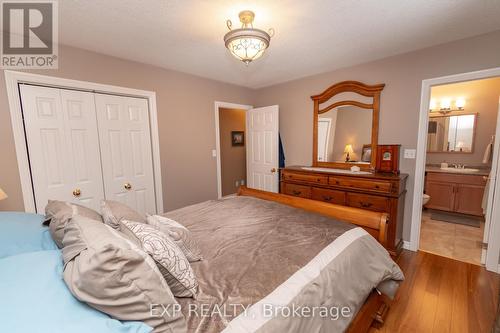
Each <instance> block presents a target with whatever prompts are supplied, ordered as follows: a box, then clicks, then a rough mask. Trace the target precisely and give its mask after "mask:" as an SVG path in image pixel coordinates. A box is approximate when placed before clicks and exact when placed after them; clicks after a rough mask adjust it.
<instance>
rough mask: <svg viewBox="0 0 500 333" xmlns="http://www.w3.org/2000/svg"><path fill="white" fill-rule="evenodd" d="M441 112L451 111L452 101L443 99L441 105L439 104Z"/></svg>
mask: <svg viewBox="0 0 500 333" xmlns="http://www.w3.org/2000/svg"><path fill="white" fill-rule="evenodd" d="M439 110H440V111H451V99H450V98H444V99H442V100H441V103H439Z"/></svg>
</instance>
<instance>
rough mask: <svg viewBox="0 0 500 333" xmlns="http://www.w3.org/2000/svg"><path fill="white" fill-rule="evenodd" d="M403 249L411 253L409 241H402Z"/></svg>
mask: <svg viewBox="0 0 500 333" xmlns="http://www.w3.org/2000/svg"><path fill="white" fill-rule="evenodd" d="M403 249H405V250H410V251H412V249H411V242H409V241H403Z"/></svg>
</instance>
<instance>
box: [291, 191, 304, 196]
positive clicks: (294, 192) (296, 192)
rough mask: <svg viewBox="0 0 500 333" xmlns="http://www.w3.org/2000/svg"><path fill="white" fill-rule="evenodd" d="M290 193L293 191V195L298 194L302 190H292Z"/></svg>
mask: <svg viewBox="0 0 500 333" xmlns="http://www.w3.org/2000/svg"><path fill="white" fill-rule="evenodd" d="M292 193H293V195H300V194H301V193H302V191H296V190H293V191H292Z"/></svg>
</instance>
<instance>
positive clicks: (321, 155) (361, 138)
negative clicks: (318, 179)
mask: <svg viewBox="0 0 500 333" xmlns="http://www.w3.org/2000/svg"><path fill="white" fill-rule="evenodd" d="M383 88H384V84H378V85H365V84H363V83H361V82H356V81H344V82H340V83H337V84H334V85H333V86H331V87H329V88H328V89H327V90H325V91H324V92H323V93H321V94H319V95H315V96H311V98H312V100H313V101H314V124H313V135H314V137H313V166H318V167H332V168H342V169H348V168H350V167H352V166H353V165H357V166H359V167H360V169H362V170H373V169H374V168H375V165H376V153H375V152H376V147H377V143H378V122H379V113H380V109H379V108H380V92H381V91H382V89H383ZM372 152H373V153H372Z"/></svg>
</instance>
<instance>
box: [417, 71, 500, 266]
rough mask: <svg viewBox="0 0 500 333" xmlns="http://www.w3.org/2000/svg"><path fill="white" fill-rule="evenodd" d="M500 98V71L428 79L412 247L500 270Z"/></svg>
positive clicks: (423, 87)
mask: <svg viewBox="0 0 500 333" xmlns="http://www.w3.org/2000/svg"><path fill="white" fill-rule="evenodd" d="M478 87H479V88H478ZM474 89H475V90H476V92H474ZM499 97H500V68H495V69H491V70H485V71H480V72H472V73H464V74H458V75H453V76H449V77H443V78H436V79H429V80H424V81H423V83H422V104H421V110H420V125H419V137H418V147H417V148H418V149H417V165H416V174H415V187H414V190H415V193H414V201H413V216H412V229H411V242H410V244H409V246H408V247H409V248H410V249H411V250H414V251H416V250H419V249H420V250H422V251H428V252H433V253H436V254H438V255H443V256H446V257H451V258H453V259H457V260H461V261H465V262H470V263H474V264H480V263H481V262H483V263H485V264H486V268H487V269H488V270H491V271H498V268H499V267H498V247H499V246H500V242H499V239H498V237H497V236H496V232H495V231H494V230H497V229H498V228H499V226H498V225H497V224H498V223H497V221H498V215H499V214H500V211H499V209H498V207H497V206H498V205H500V198H499V197H500V196H499V195H495V193H497V194H498V193H499V192H498V188H499V184H498V182H496V178H497V173H498V168H497V165H498V156H499V155H498V147H499V146H500V140H499V138H498V136H499V132H500V128H499V127H500V126H499V125H498V123H499V120H500V116H499V108H500V105H499ZM495 207H497V208H495ZM497 232H498V231H497Z"/></svg>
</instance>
